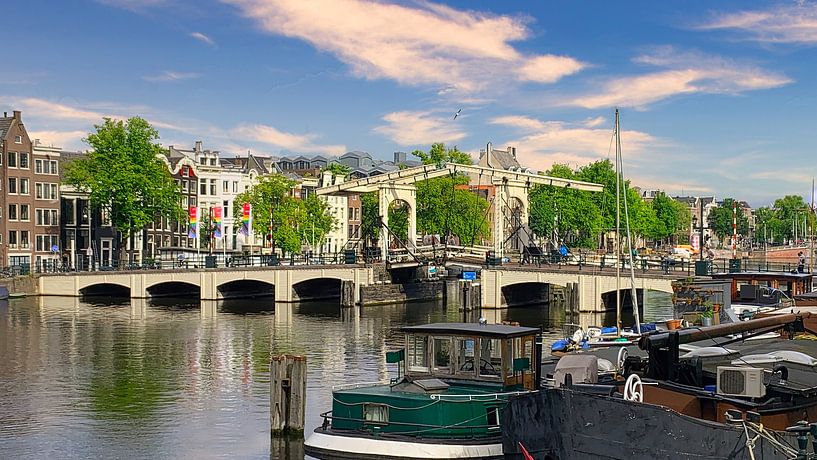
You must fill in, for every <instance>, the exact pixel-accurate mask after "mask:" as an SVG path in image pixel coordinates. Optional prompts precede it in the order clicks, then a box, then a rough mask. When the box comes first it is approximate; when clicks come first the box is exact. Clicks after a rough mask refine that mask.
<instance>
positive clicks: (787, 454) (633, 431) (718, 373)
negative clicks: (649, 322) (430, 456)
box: [501, 313, 817, 460]
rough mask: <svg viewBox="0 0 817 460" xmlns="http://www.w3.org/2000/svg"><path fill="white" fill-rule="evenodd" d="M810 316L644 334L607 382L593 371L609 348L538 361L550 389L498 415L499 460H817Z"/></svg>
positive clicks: (816, 361) (816, 347)
mask: <svg viewBox="0 0 817 460" xmlns="http://www.w3.org/2000/svg"><path fill="white" fill-rule="evenodd" d="M810 316H811V315H810V314H809V313H804V314H791V313H789V314H780V315H775V316H771V317H766V318H759V319H751V320H747V321H740V322H735V323H729V324H721V325H716V326H710V327H694V328H688V329H682V330H673V331H666V332H657V333H653V334H650V335H645V336H643V337H641V339H640V341H639V348H640V350H637V351H638V352H640V353H634V352H630V353H629V356H627V354H624V355H625V356H624V359H623V360H621V362H620V366H619V367H618V369H617V370H616V374H617V375H615V376H614V377H613V378H610V377H609V376H605V377H607V378H606V379H602V378H601V371H600V368H599V367H598V362H599V361H600V356H601V354H603V353H608V354H613V353H615V352H616V351H617V350H615V349H603V350H597V351H592V350H591V351H589V352H581V353H572V354H568V355H566V356H565V357H562V358H560V359H559V360H558V361H556V362H555V363H553V364H549V363H544V364H543V371H542V372H544V373H548V374H549V373H550V372H551V370H552V372H553V379H552V381H553V385H552V386H551V387H548V388H543V389H541V390H540V391H538V392H536V393H533V394H525V395H519V396H517V397H513V398H511V401H510V402H509V403H508V404H507V405H506V407H505V409H504V410H503V412H502V414H501V419H502V428H501V429H502V434H503V442H504V448H505V451H504V453H505V458H506V459H509V460H510V459H520V460H521V459H524V458H530V457H528V456H531V457H533V458H535V459H537V460H539V459H552V460H558V459H573V458H605V459H619V460H629V459H633V458H654V459H667V460H669V459H679V458H683V459H691V458H707V459H733V460H737V459H746V460H749V459H761V458H762V459H765V460H770V459H774V460H778V459H779V460H783V459H787V460H790V459H806V458H817V452H815V449H813V448H812V449H809V447H810V444H811V443H812V442H813V443H814V444H813V446H814V447H817V423H815V422H817V358H816V357H815V356H817V341H815V340H813V338H814V335H813V333H814V332H815V331H809V329H808V327H807V326H806V322H807V320H808V319H810ZM769 332H775V334H772V335H774V336H775V337H774V338H770V339H759V338H760V337H762V336H764V335H768V334H767V333H769ZM809 332H810V334H806V333H809ZM750 338H755V339H758V340H749V339H750ZM618 353H619V356H621V355H622V353H621V352H620V351H618ZM645 354H646V356H645ZM608 357H609V356H608ZM554 366H555V367H554ZM523 449H524V450H523Z"/></svg>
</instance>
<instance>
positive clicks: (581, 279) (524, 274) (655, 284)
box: [479, 266, 678, 312]
mask: <svg viewBox="0 0 817 460" xmlns="http://www.w3.org/2000/svg"><path fill="white" fill-rule="evenodd" d="M677 278H678V276H677V275H665V274H663V273H660V272H649V271H648V272H646V273H643V272H638V273H637V274H636V279H635V287H636V291H637V294H638V297H639V298H641V299H643V296H644V294H645V293H646V292H647V291H660V292H666V293H672V281H673V280H675V279H677ZM479 283H480V289H481V300H482V307H483V308H507V307H509V306H514V305H515V304H520V303H523V302H525V300H526V299H535V298H537V297H538V298H539V299H541V298H542V293H543V292H547V290H548V289H549V288H550V287H551V286H558V287H560V288H566V287H572V289H573V290H574V291H576V292H574V296H577V297H578V298H577V302H576V303H577V304H578V309H579V312H604V311H608V310H610V309H611V306H612V309H613V310H614V309H615V292H616V276H615V272H614V271H609V272H605V271H603V270H598V269H585V270H580V269H578V267H571V266H564V267H562V268H556V269H554V268H544V267H543V268H541V269H537V268H531V267H519V268H516V267H507V268H501V269H485V270H482V274H481V279H480V281H479ZM630 289H631V284H630V277H629V274H627V275H625V274H624V273H623V272H622V276H621V278H620V290H621V292H622V297H624V296H628V295H629V294H628V293H629V292H630ZM574 298H575V297H574ZM611 299H612V305H611V302H610V300H611ZM540 301H541V300H540ZM642 305H643V303H642Z"/></svg>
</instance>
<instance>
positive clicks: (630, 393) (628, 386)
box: [624, 374, 644, 402]
mask: <svg viewBox="0 0 817 460" xmlns="http://www.w3.org/2000/svg"><path fill="white" fill-rule="evenodd" d="M624 399H625V400H627V401H636V402H644V385H643V384H642V383H641V377H639V376H638V374H630V376H629V377H627V381H626V382H624Z"/></svg>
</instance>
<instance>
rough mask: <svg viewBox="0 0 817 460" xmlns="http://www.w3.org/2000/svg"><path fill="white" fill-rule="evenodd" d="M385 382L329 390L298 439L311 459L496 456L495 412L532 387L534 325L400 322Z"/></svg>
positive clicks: (536, 376)
mask: <svg viewBox="0 0 817 460" xmlns="http://www.w3.org/2000/svg"><path fill="white" fill-rule="evenodd" d="M402 331H403V332H404V333H405V334H406V338H405V347H404V348H403V349H402V350H400V351H398V352H390V353H389V359H388V361H389V362H395V363H398V369H400V368H403V369H404V370H405V372H404V374H403V375H399V376H398V378H397V379H395V380H394V381H393V382H391V383H374V384H355V385H349V386H343V387H337V388H334V389H333V391H332V410H331V411H330V412H327V413H324V414H322V416H323V418H324V422H323V425H321V426H320V427H318V428H316V429H315V431H314V432H313V433H312V434H311V435H310V436H309V438H308V439H307V440H306V442H305V443H304V448H305V452H306V453H307V454H308V455H311V456H313V457H317V458H355V459H367V458H372V459H373V458H377V459H420V458H481V459H482V458H489V459H490V458H496V459H498V458H502V457H503V452H502V437H501V433H500V412H501V410H502V408H503V407H504V406H505V405H506V404H507V401H508V399H509V398H510V397H511V396H514V395H519V394H524V393H529V392H533V391H536V390H537V389H538V385H539V366H538V365H534V363H538V362H539V360H540V354H541V351H540V350H539V348H538V347H537V343H536V337H537V336H538V335H539V333H540V330H539V329H537V328H529V327H519V326H507V325H497V324H472V323H436V324H427V325H421V326H408V327H404V328H403V329H402Z"/></svg>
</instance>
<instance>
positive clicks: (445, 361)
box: [434, 337, 451, 372]
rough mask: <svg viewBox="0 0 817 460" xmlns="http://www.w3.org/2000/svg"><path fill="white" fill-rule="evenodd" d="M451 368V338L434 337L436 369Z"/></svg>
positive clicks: (447, 369)
mask: <svg viewBox="0 0 817 460" xmlns="http://www.w3.org/2000/svg"><path fill="white" fill-rule="evenodd" d="M449 369H451V338H449V337H445V338H440V337H435V338H434V370H435V371H444V372H448V371H449Z"/></svg>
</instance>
